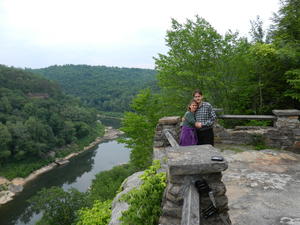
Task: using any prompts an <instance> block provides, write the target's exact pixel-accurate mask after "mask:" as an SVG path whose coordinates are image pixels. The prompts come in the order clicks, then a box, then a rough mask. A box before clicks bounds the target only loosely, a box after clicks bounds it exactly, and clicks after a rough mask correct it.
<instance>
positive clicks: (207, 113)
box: [196, 102, 217, 130]
mask: <svg viewBox="0 0 300 225" xmlns="http://www.w3.org/2000/svg"><path fill="white" fill-rule="evenodd" d="M216 118H217V116H216V113H215V111H214V110H213V108H212V106H211V104H209V103H208V102H202V103H201V105H199V108H198V109H197V111H196V121H197V122H200V123H202V128H200V130H201V129H206V128H209V127H212V125H213V124H214V122H215V120H216Z"/></svg>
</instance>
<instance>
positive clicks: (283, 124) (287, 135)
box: [214, 109, 300, 153]
mask: <svg viewBox="0 0 300 225" xmlns="http://www.w3.org/2000/svg"><path fill="white" fill-rule="evenodd" d="M273 114H274V115H275V116H276V119H275V121H274V126H273V127H255V126H251V127H250V126H248V127H242V126H238V127H236V128H235V129H225V128H223V127H222V126H221V125H219V124H218V123H217V124H215V127H214V132H215V142H216V143H224V144H253V143H255V142H256V141H258V139H260V140H261V141H263V142H264V143H265V145H267V146H270V147H274V148H279V149H284V150H292V151H295V152H299V153H300V121H299V119H298V117H299V115H300V110H295V109H291V110H273Z"/></svg>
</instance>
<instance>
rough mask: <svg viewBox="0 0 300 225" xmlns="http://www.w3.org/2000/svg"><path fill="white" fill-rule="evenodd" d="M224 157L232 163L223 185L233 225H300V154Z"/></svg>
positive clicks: (254, 153) (276, 152)
mask: <svg viewBox="0 0 300 225" xmlns="http://www.w3.org/2000/svg"><path fill="white" fill-rule="evenodd" d="M217 147H218V146H217ZM222 148H224V147H222ZM223 155H224V156H225V158H226V159H227V161H228V162H229V167H228V169H227V170H226V171H225V172H223V182H224V183H225V185H226V189H227V197H228V199H229V209H230V210H229V214H230V218H231V220H232V223H233V225H300V155H299V154H295V153H292V152H287V151H282V150H262V151H254V150H246V151H244V152H239V153H236V152H233V151H230V150H225V151H223Z"/></svg>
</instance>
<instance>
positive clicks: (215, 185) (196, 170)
mask: <svg viewBox="0 0 300 225" xmlns="http://www.w3.org/2000/svg"><path fill="white" fill-rule="evenodd" d="M179 125H180V117H164V118H162V119H160V120H159V123H158V125H157V128H156V134H155V138H154V159H159V160H161V164H162V165H163V170H165V171H166V172H167V180H168V183H167V187H166V190H165V193H164V197H163V203H162V215H161V217H160V220H159V224H160V225H180V224H184V225H187V224H199V222H200V220H201V224H202V225H203V224H204V225H208V224H214V225H219V224H220V225H221V224H222V225H223V224H224V222H223V221H222V219H221V218H223V219H225V220H226V221H229V222H228V224H230V220H229V216H228V199H227V197H226V194H225V193H226V188H225V185H224V183H223V182H222V173H221V172H222V171H224V170H225V169H227V167H228V164H227V162H226V161H225V160H223V161H212V160H211V157H212V156H221V155H220V151H219V150H218V149H216V148H214V147H213V146H211V145H201V146H198V145H195V146H185V147H181V146H179V147H170V144H169V143H168V140H167V139H166V137H165V136H164V132H163V130H164V129H168V130H169V131H170V133H172V134H173V136H174V137H175V139H177V140H178V137H179V133H180V132H179V131H180V127H179ZM201 179H202V180H203V179H204V180H205V181H206V182H207V184H208V186H209V188H210V189H211V191H212V195H213V196H214V198H213V199H215V202H216V208H217V209H218V212H219V213H215V214H213V215H212V216H210V217H208V218H207V219H204V217H203V216H200V214H199V211H200V209H201V211H202V212H203V210H205V209H207V208H208V207H209V206H210V205H211V204H212V201H211V199H210V198H209V196H208V195H207V193H206V194H203V193H202V194H200V199H199V200H200V204H199V208H196V209H192V210H194V217H193V218H190V220H189V222H186V220H185V219H186V218H183V216H182V215H186V214H188V213H183V212H185V211H188V210H189V209H186V208H185V207H186V205H189V204H184V202H185V199H187V198H186V197H185V196H186V193H187V191H188V190H189V187H191V186H193V187H194V186H195V183H196V182H197V181H199V180H201ZM199 200H198V201H199ZM186 201H187V200H186ZM196 201H197V199H196ZM195 205H196V204H195ZM195 214H198V217H197V216H195ZM183 220H184V221H183Z"/></svg>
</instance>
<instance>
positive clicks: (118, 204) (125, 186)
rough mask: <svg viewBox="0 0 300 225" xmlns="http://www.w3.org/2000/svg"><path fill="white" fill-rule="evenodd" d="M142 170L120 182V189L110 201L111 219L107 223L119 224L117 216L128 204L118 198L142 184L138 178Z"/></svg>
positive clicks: (110, 224) (120, 214)
mask: <svg viewBox="0 0 300 225" xmlns="http://www.w3.org/2000/svg"><path fill="white" fill-rule="evenodd" d="M143 173H144V172H143V171H141V172H137V173H134V174H132V175H131V176H130V177H128V178H126V180H125V181H124V182H123V183H122V185H121V188H122V191H121V192H120V193H118V194H117V196H116V197H115V198H114V200H113V202H112V208H111V210H112V213H111V220H110V222H109V225H120V224H121V222H120V221H119V218H120V217H121V216H122V212H123V211H125V210H127V209H128V208H129V205H128V204H127V203H126V202H124V201H121V200H120V198H121V197H122V196H123V195H124V194H126V193H128V192H129V191H130V190H132V189H133V188H138V187H139V186H140V185H141V184H142V180H141V179H140V178H139V177H140V176H141V175H142V174H143Z"/></svg>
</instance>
